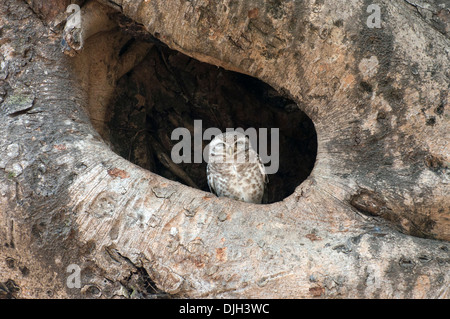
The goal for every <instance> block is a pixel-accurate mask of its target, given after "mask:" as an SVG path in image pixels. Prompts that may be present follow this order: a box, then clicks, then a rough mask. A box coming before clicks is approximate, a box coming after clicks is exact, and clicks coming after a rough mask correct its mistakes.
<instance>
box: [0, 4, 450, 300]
mask: <svg viewBox="0 0 450 319" xmlns="http://www.w3.org/2000/svg"><path fill="white" fill-rule="evenodd" d="M27 2H28V4H29V5H30V6H31V8H32V9H34V10H35V12H37V13H38V14H40V15H41V16H45V18H42V19H43V20H40V19H39V18H38V17H37V15H36V13H34V12H33V11H32V10H31V9H30V8H29V7H28V6H27V5H26V4H25V3H24V2H22V1H18V0H6V1H3V2H2V3H1V4H0V25H2V28H1V29H0V30H1V31H0V43H1V47H0V58H1V61H0V62H2V63H1V70H0V102H1V105H0V121H1V125H0V154H1V157H0V194H1V195H2V196H1V197H0V243H1V247H2V248H1V250H0V293H1V295H2V296H6V297H22V298H33V297H39V298H46V297H58V298H65V297H95V298H97V297H102V298H113V297H155V296H161V295H172V296H176V297H190V298H198V297H216V298H217V297H233V298H234V297H248V298H249V297H257V298H311V297H320V298H346V297H347V298H349V297H350V298H449V294H450V292H449V283H450V277H449V276H450V275H449V274H450V271H449V270H450V252H449V249H450V246H449V244H448V240H449V239H450V218H449V217H450V216H449V215H450V212H449V207H450V205H449V204H450V198H449V195H448V183H449V171H448V163H449V149H448V140H449V132H450V127H449V126H450V125H449V120H448V99H449V90H448V86H449V77H450V74H448V68H447V66H448V65H449V52H448V47H449V41H450V40H449V37H448V31H447V30H448V24H447V23H448V20H446V18H445V17H446V16H447V15H446V14H447V12H448V8H439V10H440V11H436V13H433V15H432V17H431V18H429V19H423V18H421V17H418V16H417V14H415V13H414V12H416V10H417V8H418V6H419V4H418V3H415V4H416V5H412V4H411V3H412V1H396V2H393V1H380V7H381V13H382V28H380V29H377V28H373V29H370V28H368V27H367V25H366V19H367V17H368V13H367V11H366V8H367V6H368V5H369V4H370V3H369V2H368V1H356V0H355V1H337V2H333V3H331V2H327V3H324V2H323V1H285V2H279V1H259V0H251V1H242V2H237V1H222V2H216V1H185V2H176V1H157V0H154V1H149V2H147V1H127V0H123V1H119V0H115V1H104V2H105V3H106V2H107V5H108V7H109V9H106V7H100V6H96V7H97V9H95V10H98V11H96V13H98V14H109V15H107V17H111V16H110V14H113V13H112V12H113V11H110V10H121V11H122V13H123V14H124V15H125V16H127V17H128V18H130V19H132V20H133V21H135V22H137V23H139V24H142V25H143V26H144V27H145V28H146V29H147V31H148V32H149V33H150V34H152V35H153V36H154V37H155V38H157V39H159V40H160V41H162V42H163V43H165V44H167V45H168V46H169V47H170V48H172V49H175V50H178V51H180V52H182V53H184V54H186V55H188V56H191V57H193V58H196V59H198V60H200V61H203V62H207V63H210V64H214V65H217V66H222V67H224V68H226V69H228V70H233V71H238V72H241V73H244V74H247V75H250V76H253V77H256V78H259V79H261V80H263V81H264V82H266V83H268V84H270V85H271V86H272V87H274V88H276V89H277V90H279V91H280V92H282V93H283V94H285V95H286V96H288V97H289V98H291V99H292V100H293V101H294V102H295V103H296V104H297V105H298V106H299V107H300V108H301V109H302V110H303V111H304V112H305V113H306V114H307V115H308V116H309V117H310V118H311V119H312V121H313V122H314V125H315V127H316V131H317V140H318V152H317V160H316V163H315V166H314V170H313V172H312V173H311V175H310V176H309V177H308V179H307V180H306V181H304V182H303V183H302V184H301V185H299V186H298V187H297V188H296V190H295V192H294V193H293V194H292V195H290V196H289V197H287V198H286V199H284V200H283V201H279V202H276V203H272V204H268V205H253V204H246V203H242V202H237V201H233V200H230V199H224V198H220V199H219V198H216V197H214V196H212V195H211V194H209V193H207V192H204V191H201V190H198V189H194V188H191V187H188V186H185V185H182V184H180V183H177V182H174V181H170V180H168V179H165V178H163V177H161V176H158V175H157V174H154V173H152V172H150V171H148V170H145V169H143V168H140V167H138V166H136V165H135V164H132V163H130V162H129V161H127V160H125V159H123V158H121V157H120V156H118V155H117V154H115V153H114V152H113V151H112V150H111V149H110V148H109V146H108V145H107V143H105V141H104V139H106V140H108V132H107V131H105V130H104V128H105V127H104V126H103V124H101V123H102V121H103V120H104V119H105V118H106V119H107V118H108V114H107V112H106V111H107V108H106V106H107V104H108V103H109V101H111V95H112V94H113V93H114V89H115V87H116V85H117V81H118V80H119V79H120V77H121V76H122V75H123V74H124V73H126V72H127V71H129V70H131V69H132V68H133V66H135V65H136V64H137V63H138V62H139V61H141V60H142V59H143V58H144V56H145V54H146V52H148V50H149V48H150V47H151V46H152V44H150V43H148V42H146V43H142V45H141V46H136V47H135V48H132V49H131V50H130V51H128V52H129V53H130V54H129V55H128V54H127V55H125V56H124V55H120V54H119V52H120V49H121V48H122V47H123V46H124V45H125V44H126V43H127V42H128V40H129V39H130V37H129V36H127V35H125V34H123V33H121V32H120V30H119V28H117V29H116V28H113V29H108V31H105V32H102V33H98V34H95V35H93V36H92V37H91V38H90V40H89V39H86V40H87V42H85V46H84V47H83V49H81V50H80V51H79V52H78V53H77V54H76V55H75V56H74V57H70V56H66V55H64V54H63V52H62V50H61V39H62V35H63V30H62V26H63V25H62V24H61V23H59V24H58V23H57V22H56V20H57V18H56V16H58V13H57V10H53V9H52V10H40V11H39V10H37V9H36V8H40V6H39V2H37V1H27ZM99 2H103V1H99ZM52 3H57V4H58V6H57V7H58V8H59V7H64V6H65V2H64V1H61V2H58V1H52ZM63 3H64V5H63ZM427 3H428V2H427ZM53 8H56V7H53ZM433 8H434V7H433ZM441 9H442V10H443V11H442V10H441ZM433 10H434V9H433ZM446 10H447V11H446ZM48 12H51V13H48ZM433 12H435V11H433ZM419 14H420V12H419ZM442 17H444V18H442ZM43 21H45V23H44V22H43ZM430 21H438V25H439V26H438V27H437V28H438V29H439V30H436V26H432V25H431V24H432V23H433V22H430ZM443 25H445V28H444V27H443ZM89 41H90V42H89ZM96 119H97V120H100V121H99V122H97V124H96V121H95V120H96ZM91 122H92V124H91ZM98 123H100V124H98ZM94 127H95V128H96V129H97V130H96V129H95V128H94ZM72 264H75V265H78V266H79V267H80V269H81V284H82V286H81V288H79V289H78V288H70V287H69V286H70V285H68V284H67V279H68V276H69V275H70V273H69V272H68V271H67V269H68V266H69V265H72Z"/></svg>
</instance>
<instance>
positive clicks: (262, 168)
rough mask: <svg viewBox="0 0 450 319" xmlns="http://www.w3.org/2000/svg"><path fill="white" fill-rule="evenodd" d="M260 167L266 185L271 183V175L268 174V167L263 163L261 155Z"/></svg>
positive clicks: (259, 159)
mask: <svg viewBox="0 0 450 319" xmlns="http://www.w3.org/2000/svg"><path fill="white" fill-rule="evenodd" d="M258 167H259V170H260V171H261V174H262V176H263V177H264V183H265V184H267V183H269V175H267V174H266V167H265V166H264V164H263V163H262V161H261V158H260V157H259V155H258Z"/></svg>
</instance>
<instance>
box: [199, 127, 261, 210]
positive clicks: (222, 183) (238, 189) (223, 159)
mask: <svg viewBox="0 0 450 319" xmlns="http://www.w3.org/2000/svg"><path fill="white" fill-rule="evenodd" d="M208 147H209V152H208V155H209V156H208V166H207V171H206V172H207V178H208V185H209V188H210V190H211V192H212V193H214V194H216V195H217V196H219V197H222V196H224V197H229V198H233V199H236V200H240V201H244V202H247V203H257V204H259V203H261V202H262V198H263V195H264V188H265V184H266V183H267V175H266V173H265V169H264V165H263V164H262V162H261V160H260V158H259V156H258V153H256V151H255V150H254V149H253V148H252V147H251V145H250V141H249V139H248V138H247V137H246V136H245V135H244V134H242V133H240V132H236V131H234V132H227V133H222V134H220V135H218V136H216V137H215V138H214V139H213V140H212V141H211V143H210V144H209V145H208Z"/></svg>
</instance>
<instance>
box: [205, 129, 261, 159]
mask: <svg viewBox="0 0 450 319" xmlns="http://www.w3.org/2000/svg"><path fill="white" fill-rule="evenodd" d="M208 147H209V162H215V163H246V162H252V161H255V160H256V158H255V155H256V152H255V151H254V150H253V149H252V147H251V145H250V141H249V139H248V137H247V136H246V135H244V134H242V133H240V132H236V131H233V132H226V133H222V134H219V135H217V136H216V137H215V138H214V139H213V140H212V141H211V143H209V145H208Z"/></svg>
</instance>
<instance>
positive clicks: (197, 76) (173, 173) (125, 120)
mask: <svg viewBox="0 0 450 319" xmlns="http://www.w3.org/2000/svg"><path fill="white" fill-rule="evenodd" d="M124 49H126V48H124ZM107 116H108V118H107V119H105V120H106V121H107V122H108V129H109V139H110V143H111V145H112V148H113V150H114V151H115V152H117V153H118V154H119V155H121V156H122V157H124V158H125V159H127V160H129V161H131V162H133V163H135V164H137V165H139V166H141V167H143V168H145V169H148V170H150V171H152V172H154V173H156V174H159V175H161V176H163V177H165V178H167V179H170V180H174V181H178V182H181V183H184V184H186V185H189V186H192V187H196V188H198V189H201V190H204V191H209V188H208V184H207V180H206V165H207V163H206V162H205V161H202V163H194V140H193V138H194V120H202V130H203V131H204V130H206V129H207V128H210V127H216V128H219V129H220V130H221V131H222V132H225V130H226V129H227V128H233V129H236V128H242V129H244V130H246V129H248V128H250V127H254V128H255V129H256V130H257V131H258V130H259V128H267V130H268V133H269V136H268V137H267V138H268V141H269V143H268V144H269V145H268V148H269V152H268V155H269V156H272V157H273V156H276V154H271V151H270V141H271V138H270V132H271V128H279V154H278V156H279V169H278V171H277V173H276V174H272V175H269V184H268V187H267V194H266V196H265V203H273V202H277V201H280V200H282V199H284V198H285V197H287V196H289V195H290V194H292V193H293V192H294V190H295V188H296V187H297V186H298V185H300V183H301V182H302V181H303V180H305V179H306V178H307V177H308V176H309V174H310V173H311V171H312V169H313V166H314V162H315V160H316V153H317V138H316V131H315V129H314V125H313V123H312V121H311V119H309V118H308V116H306V114H305V113H304V112H302V111H301V110H300V109H299V108H298V106H297V105H296V104H295V103H294V102H293V101H292V100H290V99H288V98H287V97H285V96H283V94H280V93H279V92H277V91H276V90H275V89H273V88H272V87H271V86H269V85H267V84H266V83H264V82H262V81H260V80H258V79H256V78H253V77H250V76H247V75H243V74H240V73H236V72H231V71H227V70H224V69H223V68H220V67H216V66H214V65H209V64H207V63H202V62H199V61H197V60H195V59H193V58H190V57H188V56H186V55H184V54H182V53H180V52H177V51H173V50H171V49H169V48H167V47H166V46H164V45H162V44H158V43H156V44H155V45H154V46H153V47H152V49H151V50H150V52H149V53H148V55H147V56H146V58H145V59H144V60H143V61H142V62H141V63H140V64H139V65H138V66H136V67H135V68H134V69H133V70H132V71H130V72H129V73H128V74H126V75H125V76H123V77H122V78H121V79H120V80H119V82H118V85H117V89H116V95H115V97H114V99H113V101H112V103H111V106H110V110H108V115H107ZM180 127H183V128H187V129H189V131H190V132H191V137H192V141H191V142H192V143H191V147H192V150H191V154H192V156H191V163H180V164H174V163H172V162H171V160H170V158H171V151H172V148H173V146H174V145H176V144H177V143H178V142H179V140H171V135H172V131H173V130H175V129H176V128H180ZM258 138H260V137H258ZM209 142H210V140H203V145H202V149H203V148H204V147H205V146H206V145H207V144H208V143H209Z"/></svg>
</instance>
